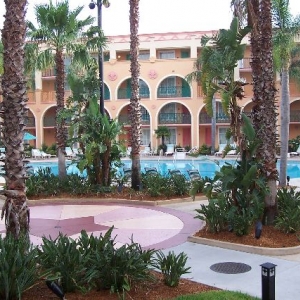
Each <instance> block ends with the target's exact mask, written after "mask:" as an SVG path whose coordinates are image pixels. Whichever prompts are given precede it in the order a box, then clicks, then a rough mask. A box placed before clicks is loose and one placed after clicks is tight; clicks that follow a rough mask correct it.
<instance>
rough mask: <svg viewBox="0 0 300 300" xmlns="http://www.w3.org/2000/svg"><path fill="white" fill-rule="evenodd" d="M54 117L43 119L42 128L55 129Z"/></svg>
mask: <svg viewBox="0 0 300 300" xmlns="http://www.w3.org/2000/svg"><path fill="white" fill-rule="evenodd" d="M55 126H56V122H55V116H49V117H45V118H44V127H55Z"/></svg>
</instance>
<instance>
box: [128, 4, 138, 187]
mask: <svg viewBox="0 0 300 300" xmlns="http://www.w3.org/2000/svg"><path fill="white" fill-rule="evenodd" d="M129 5H130V17H129V19H130V59H131V61H130V72H131V98H130V108H131V111H130V120H131V146H132V152H131V157H132V167H131V168H132V178H131V184H132V188H133V189H134V190H139V189H140V186H141V162H140V145H141V106H140V95H139V77H140V64H139V62H138V53H139V37H138V28H139V0H129Z"/></svg>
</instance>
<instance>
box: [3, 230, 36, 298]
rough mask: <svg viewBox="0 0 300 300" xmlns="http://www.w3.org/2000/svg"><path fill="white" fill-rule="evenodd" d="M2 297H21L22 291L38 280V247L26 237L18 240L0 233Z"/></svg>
mask: <svg viewBox="0 0 300 300" xmlns="http://www.w3.org/2000/svg"><path fill="white" fill-rule="evenodd" d="M0 249H1V251H0V299H6V300H9V299H21V295H22V293H23V292H24V291H25V290H26V289H28V288H29V287H31V286H32V285H33V284H34V283H35V282H36V281H37V280H38V276H39V274H40V272H39V271H40V270H39V268H38V266H37V264H36V259H35V258H36V255H37V248H35V247H33V246H32V245H31V244H30V243H29V242H28V240H27V239H26V238H25V237H20V238H19V239H18V240H17V239H15V238H14V237H13V236H11V235H7V236H6V237H5V238H2V237H1V235H0Z"/></svg>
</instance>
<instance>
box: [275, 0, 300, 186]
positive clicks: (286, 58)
mask: <svg viewBox="0 0 300 300" xmlns="http://www.w3.org/2000/svg"><path fill="white" fill-rule="evenodd" d="M272 13H273V54H274V63H275V68H276V70H277V71H278V72H279V73H280V79H281V97H280V98H281V99H280V118H281V122H280V140H281V145H280V171H279V182H280V185H281V186H285V185H286V175H287V170H286V169H287V157H288V146H289V143H288V138H289V124H290V91H289V85H290V75H291V77H292V78H293V79H294V80H295V81H296V82H298V84H299V83H300V79H299V78H300V67H299V62H300V60H299V53H300V47H299V45H297V44H296V43H295V36H296V35H297V34H298V33H300V16H298V17H296V18H293V17H292V15H291V12H290V9H289V0H272Z"/></svg>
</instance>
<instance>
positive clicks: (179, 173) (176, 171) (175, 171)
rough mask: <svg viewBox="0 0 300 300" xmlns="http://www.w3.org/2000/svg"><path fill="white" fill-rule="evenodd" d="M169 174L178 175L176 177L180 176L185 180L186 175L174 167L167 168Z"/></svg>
mask: <svg viewBox="0 0 300 300" xmlns="http://www.w3.org/2000/svg"><path fill="white" fill-rule="evenodd" d="M169 174H170V176H171V177H173V176H174V177H175V176H178V177H181V178H182V180H186V177H185V176H184V175H183V174H182V173H181V171H180V170H178V169H174V170H169Z"/></svg>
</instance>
